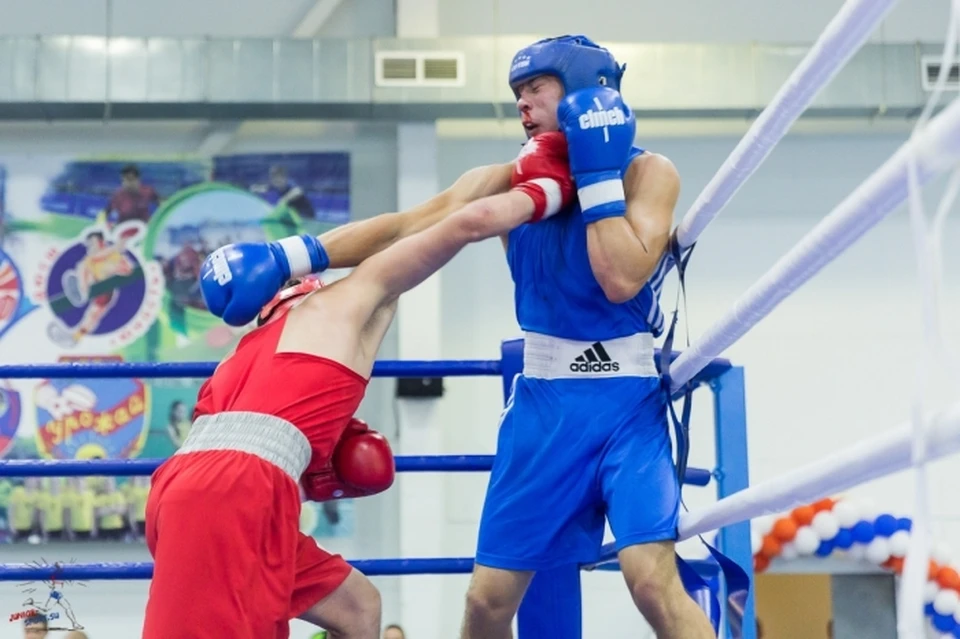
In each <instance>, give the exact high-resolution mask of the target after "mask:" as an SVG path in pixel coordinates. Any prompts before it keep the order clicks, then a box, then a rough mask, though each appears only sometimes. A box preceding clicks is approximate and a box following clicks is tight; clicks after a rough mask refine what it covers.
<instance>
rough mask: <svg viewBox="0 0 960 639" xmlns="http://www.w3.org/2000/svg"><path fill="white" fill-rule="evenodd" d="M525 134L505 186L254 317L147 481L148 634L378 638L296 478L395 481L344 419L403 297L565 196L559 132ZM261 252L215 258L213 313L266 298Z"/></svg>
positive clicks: (384, 447)
mask: <svg viewBox="0 0 960 639" xmlns="http://www.w3.org/2000/svg"><path fill="white" fill-rule="evenodd" d="M535 140H536V141H537V144H534V145H532V146H531V147H530V148H529V149H528V151H527V152H526V153H525V154H524V153H522V154H521V157H520V158H518V160H517V162H516V164H515V168H514V172H513V177H512V179H511V185H512V188H511V190H509V191H508V192H506V193H503V194H499V195H493V196H490V197H486V198H483V199H479V200H476V201H474V202H472V203H470V204H467V205H466V206H464V207H463V208H461V209H460V210H458V211H456V212H454V213H452V214H450V215H449V216H447V217H445V218H444V219H442V220H441V221H439V222H437V223H436V224H433V225H432V226H430V227H428V228H426V229H425V230H422V231H420V232H418V233H415V234H413V235H410V236H408V237H405V238H403V239H402V240H399V241H397V242H396V243H394V244H393V245H391V246H390V247H389V248H386V249H385V250H383V251H381V252H379V253H377V254H375V255H373V256H371V257H370V258H368V259H367V260H365V261H363V262H362V263H361V264H360V265H359V266H358V267H357V268H356V269H355V270H354V272H353V273H351V274H350V275H348V276H347V277H346V278H344V279H342V280H340V281H338V282H336V283H334V284H332V285H330V286H323V287H322V286H320V283H319V281H318V280H316V279H306V280H303V281H299V282H295V283H293V284H292V285H291V286H288V287H287V288H285V289H284V290H282V291H281V292H280V293H279V294H278V295H277V296H276V297H275V298H274V299H273V300H272V301H271V302H270V303H268V304H267V305H266V306H264V307H262V308H261V309H260V312H259V318H258V324H260V326H259V327H258V328H257V329H255V330H254V331H252V332H251V333H249V334H247V335H246V336H244V337H243V339H241V340H240V343H239V344H238V346H237V349H236V351H235V352H234V353H233V354H232V355H230V356H228V357H227V358H226V359H224V360H223V361H222V362H221V363H220V365H219V366H218V367H217V370H216V371H215V372H214V374H213V376H212V377H211V378H210V379H209V380H207V382H206V383H205V384H204V385H203V387H202V388H201V389H200V393H199V397H198V400H197V407H196V410H195V415H194V423H193V426H192V428H191V429H190V434H189V435H188V437H187V439H186V441H185V442H184V444H183V446H182V447H181V448H180V450H178V451H177V454H176V455H174V456H173V457H172V458H171V459H170V460H168V461H167V462H165V463H164V464H163V465H162V466H161V467H160V468H159V469H158V470H157V472H156V473H155V474H154V476H153V483H152V489H151V491H150V497H149V500H148V504H147V543H148V546H149V548H150V552H151V554H152V555H153V557H154V561H155V567H154V576H153V582H152V583H151V587H150V598H149V600H148V602H147V610H146V619H145V622H144V632H143V637H144V638H145V639H174V638H182V639H187V638H194V637H196V638H211V639H213V638H219V637H230V638H231V639H264V638H267V637H270V638H273V637H277V638H285V637H287V636H288V635H289V626H288V622H289V620H290V619H293V618H301V619H304V620H306V621H309V622H311V623H314V624H316V625H318V626H320V627H323V628H325V629H326V630H328V631H329V632H330V634H331V637H337V638H350V639H354V638H355V639H375V638H376V637H377V636H378V633H379V626H380V599H379V594H378V592H377V590H376V589H375V588H374V586H373V585H372V584H371V583H370V582H369V581H368V580H367V579H366V577H364V576H363V575H361V574H360V573H359V572H357V571H356V570H354V569H352V568H351V567H350V566H349V565H348V564H347V563H346V562H345V561H344V559H343V558H342V557H340V556H337V555H331V554H330V553H328V552H326V551H324V550H323V549H322V548H320V547H319V546H318V545H317V544H316V542H315V541H314V540H313V539H312V538H310V537H307V536H305V535H303V534H301V533H300V532H299V515H300V501H301V495H300V494H298V492H299V491H298V484H299V486H300V491H302V494H303V496H304V497H306V498H307V499H310V500H313V501H325V500H330V499H338V498H341V497H357V496H363V495H372V494H375V493H378V492H381V491H383V490H386V489H387V488H388V487H389V486H390V485H391V484H392V482H393V477H394V466H393V457H392V453H391V451H390V447H389V445H388V444H387V442H386V440H385V439H384V438H383V437H382V436H381V435H379V434H378V433H376V432H375V431H372V430H370V429H369V428H368V427H367V426H366V424H364V423H363V422H360V421H359V420H356V419H354V418H353V415H354V412H355V411H356V409H357V407H358V406H359V404H360V401H361V399H362V398H363V395H364V392H365V389H366V385H367V381H368V379H369V377H370V373H371V371H372V368H373V364H374V359H375V357H376V353H377V350H378V349H379V347H380V343H381V341H382V340H383V337H384V335H385V334H386V332H387V329H388V328H389V326H390V323H391V322H392V321H393V316H394V313H395V311H396V305H397V299H398V297H399V296H400V295H401V294H402V293H404V292H406V291H408V290H410V289H411V288H413V287H415V286H417V285H418V284H420V283H421V282H423V281H424V280H425V279H426V278H428V277H429V276H430V275H432V274H433V273H434V272H436V271H437V270H438V269H440V268H441V267H442V266H443V265H444V264H446V263H447V262H448V261H449V260H450V259H452V258H453V256H454V255H456V254H457V252H459V251H460V249H462V248H463V247H464V246H466V245H467V244H468V243H470V242H476V241H480V240H483V239H486V238H490V237H495V236H498V235H502V234H504V233H506V232H508V231H510V230H511V229H513V228H515V227H516V226H519V225H520V224H523V223H525V222H533V221H537V220H540V219H543V218H546V217H548V216H550V215H553V214H554V213H556V212H557V211H559V210H561V209H562V208H563V206H565V205H566V204H568V203H569V202H570V201H571V200H572V198H573V195H574V185H573V182H572V179H571V178H570V175H569V168H568V165H567V151H566V142H565V140H564V138H563V136H562V134H560V133H555V132H554V133H547V134H543V135H542V136H538V137H537V138H535ZM261 246H262V245H261ZM263 258H264V253H263V252H262V251H259V250H257V245H243V244H241V245H231V246H228V247H224V248H221V249H219V250H218V251H216V252H214V254H212V255H211V256H210V257H209V258H208V260H207V261H206V262H205V263H204V267H203V272H202V276H201V277H202V279H201V286H202V288H203V291H204V297H205V299H206V300H207V303H208V304H210V303H211V300H217V299H219V300H220V301H223V300H226V302H225V303H226V304H232V303H234V302H237V303H240V304H242V303H246V302H245V300H244V299H243V298H245V297H246V296H248V295H258V294H260V291H258V290H257V286H258V284H257V280H256V276H252V275H251V273H253V274H257V273H262V272H263V271H264V270H265V269H269V268H271V267H272V266H273V265H272V264H271V263H270V262H269V257H268V259H266V260H264V259H263ZM289 274H290V273H289V272H288V273H287V275H289Z"/></svg>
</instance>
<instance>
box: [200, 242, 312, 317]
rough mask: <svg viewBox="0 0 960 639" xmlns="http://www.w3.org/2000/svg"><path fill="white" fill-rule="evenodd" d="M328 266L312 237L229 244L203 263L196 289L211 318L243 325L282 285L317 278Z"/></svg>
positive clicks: (255, 314)
mask: <svg viewBox="0 0 960 639" xmlns="http://www.w3.org/2000/svg"><path fill="white" fill-rule="evenodd" d="M329 265H330V258H329V257H327V252H326V251H325V250H324V249H323V246H322V245H321V244H320V241H319V240H318V239H317V238H315V237H313V236H312V235H295V236H293V237H287V238H284V239H282V240H280V241H279V242H270V243H257V242H248V243H243V244H228V245H227V246H224V247H222V248H219V249H217V250H216V251H214V252H213V253H211V254H210V255H208V256H207V259H205V260H204V261H203V266H202V267H201V268H200V290H201V291H202V292H203V300H204V302H206V304H207V308H208V309H209V310H210V312H211V313H213V314H214V315H216V316H217V317H222V318H223V321H225V322H226V323H227V324H230V325H231V326H245V325H246V324H249V323H250V322H252V321H253V320H254V319H255V318H256V317H257V315H258V314H259V313H260V309H262V308H263V307H264V305H266V304H267V302H269V301H270V300H272V299H273V297H274V296H275V295H276V294H277V292H278V291H279V290H280V289H281V288H283V285H284V284H285V283H286V282H287V280H289V279H290V278H293V277H303V276H305V275H310V274H311V273H320V272H321V271H324V270H326V268H327V267H328V266H329Z"/></svg>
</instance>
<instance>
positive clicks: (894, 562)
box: [883, 557, 903, 575]
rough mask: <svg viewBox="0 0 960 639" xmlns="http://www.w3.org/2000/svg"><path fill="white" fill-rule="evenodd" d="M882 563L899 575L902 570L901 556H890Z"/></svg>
mask: <svg viewBox="0 0 960 639" xmlns="http://www.w3.org/2000/svg"><path fill="white" fill-rule="evenodd" d="M883 565H884V567H886V568H889V569H890V570H892V571H893V572H894V573H895V574H898V575H899V574H900V573H902V572H903V557H891V558H890V559H888V560H886V561H885V562H883Z"/></svg>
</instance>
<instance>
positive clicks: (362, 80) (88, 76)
mask: <svg viewBox="0 0 960 639" xmlns="http://www.w3.org/2000/svg"><path fill="white" fill-rule="evenodd" d="M536 37H537V36H528V37H476V38H437V39H432V40H431V39H415V40H402V39H373V40H370V39H349V40H343V39H319V40H302V39H278V40H263V39H260V40H258V39H215V38H206V39H204V38H193V39H171V38H115V39H113V40H110V41H109V42H108V41H106V40H104V39H103V38H95V37H72V36H63V37H40V38H6V39H0V118H4V119H45V118H64V119H67V118H69V119H85V118H90V119H94V118H102V117H104V115H105V114H107V115H109V117H112V118H117V119H146V118H191V119H207V118H212V119H217V118H229V119H238V118H316V119H351V120H360V119H364V118H378V119H386V120H433V119H441V118H461V117H462V118H490V117H497V115H502V114H504V113H507V114H510V113H513V112H514V97H513V95H512V93H511V91H510V88H509V87H508V86H507V67H508V66H509V61H510V59H511V58H512V56H513V53H514V52H515V51H516V50H517V49H519V48H521V47H522V46H524V45H526V44H528V43H529V42H530V41H532V40H534V39H535V38H536ZM608 46H609V47H610V48H611V50H612V51H613V52H614V54H615V55H616V56H617V57H618V58H619V59H620V61H621V62H625V63H626V64H627V74H626V76H625V78H624V84H623V93H624V96H625V98H626V99H627V101H628V102H629V103H630V104H631V106H632V107H633V108H634V110H635V111H636V112H637V115H638V116H639V117H656V118H690V117H696V118H704V117H716V118H750V117H753V116H755V115H756V114H757V113H759V112H760V110H761V109H763V107H764V106H765V105H766V104H767V103H768V102H769V101H770V99H771V98H772V97H773V96H774V95H775V94H776V92H777V90H778V89H779V88H780V85H781V84H782V83H783V81H784V80H785V79H786V78H787V76H788V75H789V74H790V72H791V71H793V69H794V68H795V67H796V66H797V64H798V63H799V62H800V60H801V59H802V58H803V56H804V55H805V53H806V48H805V47H799V46H771V45H758V44H743V45H722V44H650V43H645V44H632V43H609V44H608ZM939 52H940V47H939V45H929V46H927V45H897V44H872V45H867V46H866V47H864V48H863V49H862V50H861V51H860V52H859V53H858V54H857V55H856V56H854V58H853V59H852V60H851V61H850V63H849V64H848V65H847V66H846V67H845V68H844V69H843V70H842V71H841V72H840V73H839V75H838V76H837V77H836V78H835V79H834V80H833V82H832V83H831V84H830V85H829V86H828V87H827V88H826V89H824V91H823V92H822V93H821V94H820V95H819V96H818V98H817V100H816V101H815V102H814V104H813V105H812V106H811V108H810V109H809V110H808V111H807V113H806V117H817V116H827V117H857V118H861V117H876V116H885V117H903V116H909V115H913V114H915V113H916V112H917V111H918V110H919V109H920V108H921V107H922V106H923V104H924V102H925V101H926V99H927V97H928V90H929V87H930V86H932V84H931V77H932V78H935V77H936V71H937V70H938V65H939ZM951 77H952V80H951V84H952V86H953V87H954V88H956V87H957V84H958V75H957V69H956V68H954V69H953V70H952V72H951Z"/></svg>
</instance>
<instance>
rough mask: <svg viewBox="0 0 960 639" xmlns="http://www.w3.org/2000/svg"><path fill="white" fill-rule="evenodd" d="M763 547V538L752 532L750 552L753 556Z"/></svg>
mask: <svg viewBox="0 0 960 639" xmlns="http://www.w3.org/2000/svg"><path fill="white" fill-rule="evenodd" d="M762 547H763V537H761V536H760V535H758V534H757V531H755V530H754V531H752V532H751V533H750V552H751V553H753V554H754V555H755V554H757V553H758V552H760V549H761V548H762Z"/></svg>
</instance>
